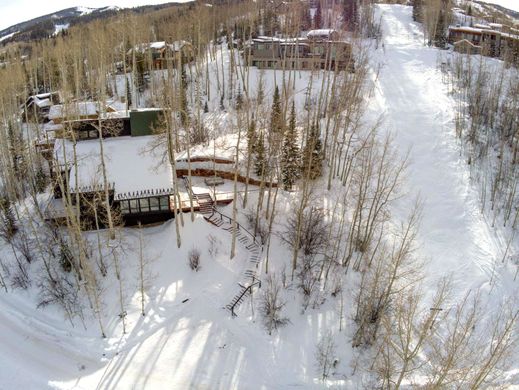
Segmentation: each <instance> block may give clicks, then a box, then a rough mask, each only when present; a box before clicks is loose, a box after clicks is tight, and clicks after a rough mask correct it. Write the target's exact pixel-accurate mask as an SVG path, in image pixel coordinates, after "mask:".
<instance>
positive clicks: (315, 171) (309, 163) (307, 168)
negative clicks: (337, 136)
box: [303, 123, 323, 180]
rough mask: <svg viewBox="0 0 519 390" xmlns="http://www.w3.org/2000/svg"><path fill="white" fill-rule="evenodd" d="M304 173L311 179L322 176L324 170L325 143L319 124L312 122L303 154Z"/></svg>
mask: <svg viewBox="0 0 519 390" xmlns="http://www.w3.org/2000/svg"><path fill="white" fill-rule="evenodd" d="M303 159H304V161H303V175H305V176H306V175H308V177H309V178H310V179H311V180H314V179H316V178H318V177H319V176H321V174H322V170H323V145H322V142H321V132H320V130H319V127H318V126H317V124H315V123H314V124H312V126H311V128H310V134H308V140H307V141H306V145H305V149H304V155H303Z"/></svg>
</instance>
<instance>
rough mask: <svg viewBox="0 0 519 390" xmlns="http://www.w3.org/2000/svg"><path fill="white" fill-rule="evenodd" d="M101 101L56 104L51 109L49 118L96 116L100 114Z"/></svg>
mask: <svg viewBox="0 0 519 390" xmlns="http://www.w3.org/2000/svg"><path fill="white" fill-rule="evenodd" d="M98 107H99V102H72V103H68V104H56V105H54V106H51V108H50V110H49V119H51V120H52V119H63V118H73V117H84V116H94V115H97V114H98V111H99V110H98Z"/></svg>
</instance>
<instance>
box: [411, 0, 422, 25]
mask: <svg viewBox="0 0 519 390" xmlns="http://www.w3.org/2000/svg"><path fill="white" fill-rule="evenodd" d="M422 2H423V0H413V20H414V21H415V22H422V16H423V13H422V8H423V4H422Z"/></svg>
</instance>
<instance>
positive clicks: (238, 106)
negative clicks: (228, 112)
mask: <svg viewBox="0 0 519 390" xmlns="http://www.w3.org/2000/svg"><path fill="white" fill-rule="evenodd" d="M235 99H236V111H240V110H241V109H242V108H243V95H242V94H241V87H240V86H239V85H238V92H237V93H236V98H235Z"/></svg>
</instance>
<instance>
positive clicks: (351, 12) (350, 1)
mask: <svg viewBox="0 0 519 390" xmlns="http://www.w3.org/2000/svg"><path fill="white" fill-rule="evenodd" d="M343 22H344V26H345V29H346V30H349V31H355V30H356V29H357V27H358V12H357V0H344V11H343Z"/></svg>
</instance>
